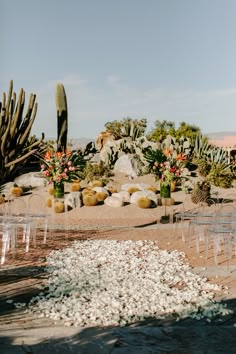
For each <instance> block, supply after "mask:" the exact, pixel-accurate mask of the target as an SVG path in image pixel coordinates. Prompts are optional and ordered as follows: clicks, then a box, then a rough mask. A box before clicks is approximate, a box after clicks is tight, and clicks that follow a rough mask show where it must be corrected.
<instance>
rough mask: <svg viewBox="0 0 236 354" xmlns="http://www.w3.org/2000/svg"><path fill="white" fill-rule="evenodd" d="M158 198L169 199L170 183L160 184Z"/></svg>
mask: <svg viewBox="0 0 236 354" xmlns="http://www.w3.org/2000/svg"><path fill="white" fill-rule="evenodd" d="M160 197H161V198H170V183H167V182H161V183H160Z"/></svg>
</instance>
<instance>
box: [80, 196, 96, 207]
mask: <svg viewBox="0 0 236 354" xmlns="http://www.w3.org/2000/svg"><path fill="white" fill-rule="evenodd" d="M83 203H84V205H85V206H95V205H97V204H98V200H97V196H96V193H95V194H94V193H86V194H83Z"/></svg>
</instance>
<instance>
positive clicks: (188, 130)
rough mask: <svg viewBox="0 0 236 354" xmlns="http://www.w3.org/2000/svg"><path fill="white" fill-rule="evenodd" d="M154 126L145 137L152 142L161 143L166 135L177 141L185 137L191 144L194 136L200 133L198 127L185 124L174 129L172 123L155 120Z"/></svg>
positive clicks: (182, 123)
mask: <svg viewBox="0 0 236 354" xmlns="http://www.w3.org/2000/svg"><path fill="white" fill-rule="evenodd" d="M154 124H155V127H154V128H153V129H152V130H151V132H150V133H149V134H148V135H147V138H148V139H149V140H152V141H160V142H162V141H163V140H164V139H166V137H167V136H168V135H171V136H172V137H175V138H177V139H180V138H181V137H185V138H188V139H189V140H190V141H191V142H193V141H194V140H195V138H196V136H197V135H198V134H200V133H201V129H200V128H199V127H198V126H196V125H191V124H188V123H185V122H181V123H180V125H179V127H178V128H176V127H175V123H174V122H173V121H167V120H157V121H155V123H154Z"/></svg>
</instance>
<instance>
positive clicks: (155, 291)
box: [29, 240, 229, 326]
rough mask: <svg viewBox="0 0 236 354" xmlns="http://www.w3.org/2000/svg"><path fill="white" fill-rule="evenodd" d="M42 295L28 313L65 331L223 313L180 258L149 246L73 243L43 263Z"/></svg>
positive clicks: (213, 287)
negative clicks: (60, 325) (71, 327)
mask: <svg viewBox="0 0 236 354" xmlns="http://www.w3.org/2000/svg"><path fill="white" fill-rule="evenodd" d="M48 264H49V266H48V271H49V278H48V280H47V284H46V287H45V291H44V292H42V293H40V294H39V295H38V296H36V297H35V298H33V299H32V300H31V302H30V307H29V309H30V311H32V312H34V313H36V314H38V316H39V317H42V316H45V317H49V318H51V319H53V320H55V322H57V321H58V320H59V321H62V322H63V323H64V324H65V325H67V326H69V325H74V326H85V325H104V326H105V325H125V324H128V323H133V322H135V321H138V320H143V319H145V318H147V317H155V318H166V317H167V316H168V317H169V316H170V315H172V314H173V315H174V316H176V318H177V319H180V318H185V317H192V318H196V319H201V318H203V317H207V318H208V319H209V321H210V318H212V317H213V316H215V315H217V314H221V315H222V314H223V315H224V314H227V313H228V312H229V310H227V308H225V306H223V304H221V303H217V302H214V300H213V298H214V294H215V292H216V291H219V290H221V288H220V287H219V286H218V285H214V284H210V283H208V282H207V279H206V278H203V277H200V276H198V275H196V274H194V273H193V272H192V271H191V267H190V266H189V264H188V263H187V262H186V259H185V256H184V254H183V253H180V252H178V251H173V252H168V251H164V250H160V249H159V248H158V247H157V245H156V244H155V242H153V241H113V240H89V241H76V242H75V243H74V244H73V246H72V247H70V248H66V249H64V250H63V251H53V252H51V253H50V255H49V257H48Z"/></svg>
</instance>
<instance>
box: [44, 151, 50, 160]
mask: <svg viewBox="0 0 236 354" xmlns="http://www.w3.org/2000/svg"><path fill="white" fill-rule="evenodd" d="M51 155H52V154H51V152H50V151H48V152H46V154H45V156H44V159H45V160H46V161H49V160H50V159H51Z"/></svg>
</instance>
